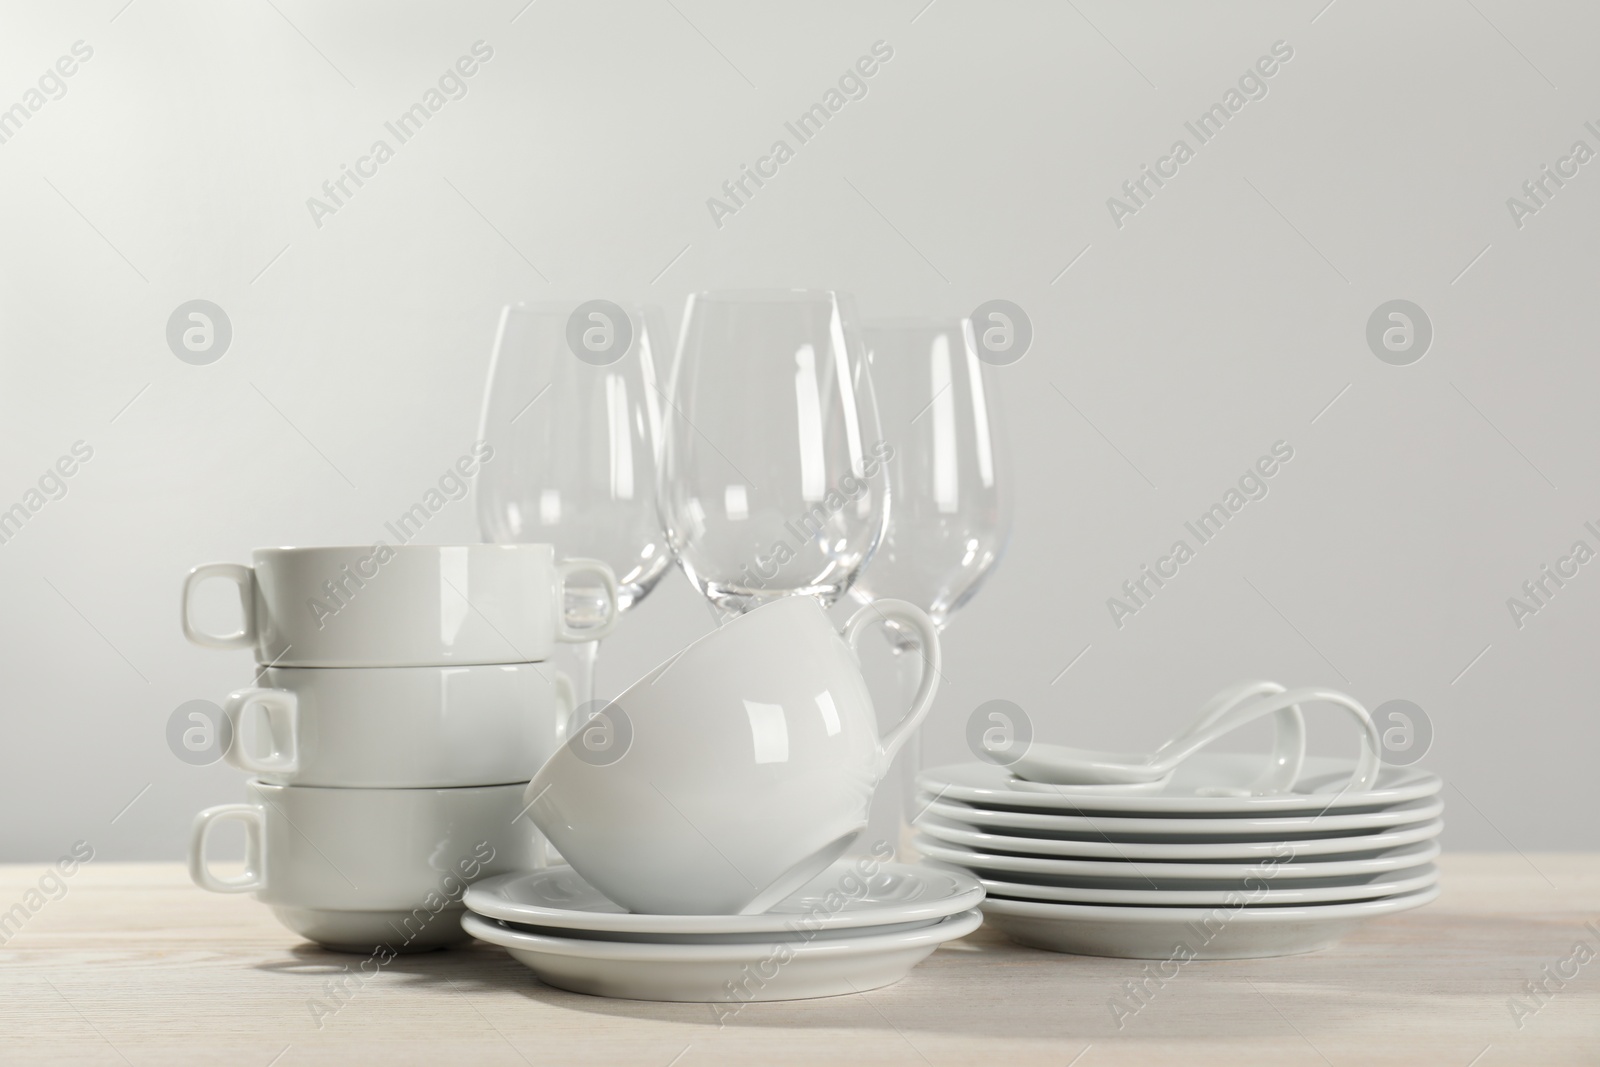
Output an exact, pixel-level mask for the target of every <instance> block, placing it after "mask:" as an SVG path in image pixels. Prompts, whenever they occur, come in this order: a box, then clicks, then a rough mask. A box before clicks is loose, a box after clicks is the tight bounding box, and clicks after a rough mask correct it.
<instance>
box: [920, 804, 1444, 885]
mask: <svg viewBox="0 0 1600 1067" xmlns="http://www.w3.org/2000/svg"><path fill="white" fill-rule="evenodd" d="M1419 831H1429V832H1427V833H1425V834H1424V835H1423V836H1421V837H1414V838H1411V839H1410V840H1407V841H1401V842H1398V844H1402V845H1405V844H1411V843H1413V842H1414V841H1431V840H1433V839H1434V838H1436V837H1438V836H1439V835H1440V834H1441V833H1443V832H1444V817H1443V816H1442V815H1441V816H1438V817H1436V818H1433V819H1429V820H1427V821H1426V822H1421V823H1417V824H1416V825H1414V826H1396V827H1391V828H1389V829H1388V830H1385V831H1384V832H1383V833H1381V834H1370V835H1367V836H1363V837H1323V838H1312V839H1310V840H1308V841H1305V842H1301V843H1302V844H1306V845H1312V846H1316V847H1318V848H1319V849H1320V848H1325V847H1326V846H1328V845H1331V844H1338V843H1344V844H1346V845H1347V846H1349V847H1345V848H1342V849H1340V850H1339V851H1313V852H1309V853H1307V855H1312V856H1339V855H1343V854H1345V853H1348V852H1370V851H1372V849H1373V847H1377V848H1380V849H1382V848H1394V847H1395V845H1396V842H1384V841H1378V839H1380V838H1383V837H1385V836H1388V835H1389V834H1414V833H1417V832H1419ZM924 837H929V835H928V834H926V833H925V832H924V831H922V830H920V829H919V830H918V831H917V836H916V838H913V840H912V845H913V847H920V846H918V845H917V840H918V839H920V838H924ZM931 840H932V842H933V843H934V844H935V845H938V846H940V847H941V848H952V847H953V848H965V849H967V851H968V852H970V853H972V854H973V855H975V856H981V857H983V858H986V859H989V858H993V859H1000V860H1005V861H1007V862H1013V861H1017V860H1027V861H1038V860H1043V861H1045V862H1052V861H1058V860H1075V859H1105V858H1106V857H1104V856H1093V855H1070V854H1063V855H1059V856H1038V855H1032V856H1029V855H1015V854H1009V853H994V852H982V851H980V850H977V849H973V848H970V847H969V846H966V845H961V844H957V843H953V842H948V841H941V840H939V839H938V838H931ZM1374 841H1378V843H1377V845H1376V846H1373V845H1372V844H1371V843H1372V842H1374ZM1070 843H1071V844H1074V845H1086V846H1103V845H1110V846H1112V847H1116V848H1117V850H1118V852H1120V853H1122V854H1123V857H1124V859H1125V860H1126V861H1127V862H1129V863H1133V862H1136V861H1135V860H1134V859H1133V858H1132V857H1130V856H1127V855H1126V850H1127V849H1135V850H1138V849H1145V848H1156V849H1184V850H1205V849H1238V848H1246V849H1253V850H1254V851H1252V852H1251V853H1250V854H1248V855H1244V856H1236V857H1232V858H1233V859H1235V860H1237V861H1239V862H1249V861H1254V862H1260V860H1261V859H1262V858H1263V857H1267V856H1270V855H1272V852H1271V846H1273V845H1275V844H1281V843H1282V842H1276V841H1207V842H1193V843H1190V844H1160V843H1156V842H1148V841H1116V842H1105V841H1074V842H1070ZM1362 845H1366V846H1367V847H1361V846H1362ZM1190 854H1191V855H1192V851H1191V853H1190ZM1143 858H1144V859H1146V860H1148V861H1150V862H1163V860H1160V859H1152V858H1151V857H1148V856H1146V857H1143ZM1175 858H1177V859H1179V861H1180V862H1181V860H1182V858H1183V857H1171V856H1168V857H1165V862H1171V861H1173V860H1174V859H1175ZM1193 858H1196V859H1205V860H1212V859H1218V858H1228V857H1215V856H1194V857H1193ZM946 862H953V863H956V864H957V866H966V865H965V864H962V863H960V862H959V861H954V860H950V861H946ZM1040 873H1048V872H1040Z"/></svg>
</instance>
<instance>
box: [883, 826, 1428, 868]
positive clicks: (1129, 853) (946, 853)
mask: <svg viewBox="0 0 1600 1067" xmlns="http://www.w3.org/2000/svg"><path fill="white" fill-rule="evenodd" d="M917 828H918V829H919V830H920V831H921V833H919V834H918V835H917V836H916V838H915V839H914V840H913V842H912V843H913V844H914V846H915V847H916V849H917V851H918V852H920V853H922V854H923V855H925V856H934V857H935V858H937V859H942V860H946V861H948V862H951V863H955V864H958V865H959V866H962V867H967V868H972V867H982V868H984V869H987V870H1034V869H1035V867H1036V866H1037V865H1039V864H1044V865H1046V866H1047V867H1048V865H1050V864H1055V863H1060V862H1061V858H1069V859H1074V860H1081V859H1105V860H1123V861H1128V860H1170V861H1175V862H1186V861H1190V860H1237V861H1243V860H1256V861H1259V860H1264V859H1271V858H1272V857H1274V856H1276V857H1277V858H1279V859H1280V860H1285V861H1287V860H1294V861H1296V862H1298V861H1301V860H1305V859H1308V858H1310V857H1315V856H1338V857H1341V858H1344V859H1366V858H1370V857H1374V856H1378V855H1380V854H1382V853H1383V852H1385V851H1387V850H1388V849H1391V848H1394V847H1395V846H1396V845H1410V844H1414V843H1416V842H1418V841H1431V840H1432V839H1433V838H1436V837H1438V836H1439V832H1440V831H1441V830H1443V829H1444V820H1443V819H1433V820H1431V821H1429V822H1425V823H1419V824H1417V825H1415V826H1401V827H1397V828H1395V829H1392V830H1385V831H1384V832H1383V833H1381V834H1357V835H1354V836H1349V837H1323V838H1312V839H1309V840H1304V841H1294V842H1284V841H1223V842H1219V843H1207V844H1176V845H1173V844H1162V843H1150V842H1145V841H1051V840H1047V839H1044V838H1000V837H999V835H995V834H984V833H979V832H978V831H976V830H965V829H963V828H961V827H955V826H948V825H935V824H934V823H933V822H931V821H930V822H925V823H919V824H918V827H917ZM934 834H937V835H938V836H937V837H935V836H933V835H934ZM956 837H960V838H961V839H962V840H960V841H957V840H954V839H955V838H956ZM997 839H998V840H1000V841H1001V842H1002V843H1006V844H1007V848H1008V849H1011V850H1014V849H1015V848H1016V846H1015V845H1014V844H1011V842H1017V841H1020V842H1023V843H1024V844H1025V845H1026V847H1027V848H1028V849H1030V850H1031V854H1017V853H1016V852H1015V851H1005V850H998V849H993V848H990V847H989V846H990V845H991V844H992V843H993V842H995V841H996V840H997ZM966 842H974V843H975V844H973V846H972V847H967V845H966ZM1285 845H1289V847H1291V848H1293V850H1294V851H1293V853H1292V855H1291V854H1288V853H1286V851H1285ZM979 859H981V860H982V861H983V862H982V863H978V862H975V861H976V860H979ZM999 861H1005V862H1006V863H1008V864H1030V865H1032V866H1004V867H1002V866H1001V865H1000V862H999ZM1037 873H1041V874H1049V873H1054V872H1053V871H1050V870H1042V871H1038V872H1037Z"/></svg>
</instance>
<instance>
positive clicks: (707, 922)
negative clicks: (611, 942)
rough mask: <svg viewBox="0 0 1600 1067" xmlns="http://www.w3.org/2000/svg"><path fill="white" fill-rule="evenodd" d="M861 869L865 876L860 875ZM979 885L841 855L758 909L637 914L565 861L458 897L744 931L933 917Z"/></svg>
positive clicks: (620, 926)
mask: <svg viewBox="0 0 1600 1067" xmlns="http://www.w3.org/2000/svg"><path fill="white" fill-rule="evenodd" d="M863 874H865V875H866V877H863ZM982 899H983V888H982V887H981V886H979V885H978V883H977V881H976V880H974V879H973V878H971V877H970V876H968V875H965V874H962V873H960V872H955V871H939V870H932V869H930V868H928V867H923V866H920V865H913V864H909V863H885V862H882V861H879V860H872V859H865V858H861V859H857V858H846V859H842V860H839V861H837V862H835V863H834V864H833V865H832V866H831V867H829V868H828V869H827V870H825V871H823V872H822V873H821V874H819V875H817V876H816V877H815V878H813V879H812V880H811V881H809V882H807V883H806V884H805V885H804V886H802V887H801V888H800V890H799V891H798V892H796V893H795V894H793V895H792V896H790V897H788V898H786V899H784V900H782V901H779V902H778V903H777V904H776V905H774V906H773V907H772V908H771V909H770V910H769V911H766V912H764V913H762V914H760V915H636V914H633V913H631V912H626V911H623V910H622V909H621V908H620V907H618V906H617V905H616V904H613V903H612V902H611V901H610V900H608V899H606V897H605V896H604V895H603V894H601V892H600V891H599V890H598V889H595V888H594V887H593V886H591V885H590V884H589V883H588V882H586V881H584V880H583V878H582V877H581V876H580V875H579V874H578V873H577V872H576V871H574V870H573V869H572V868H571V867H550V868H547V869H545V870H538V871H526V872H518V873H515V874H501V875H496V876H494V877H492V878H485V879H484V880H483V881H481V882H475V883H473V884H472V885H471V886H469V887H468V888H467V892H466V895H465V896H464V897H463V898H462V902H463V903H465V904H466V906H467V907H468V908H470V909H471V910H473V911H475V912H477V913H478V914H479V915H486V916H489V917H490V918H493V919H504V920H506V921H507V922H511V923H517V924H520V925H524V926H538V927H543V928H546V929H552V930H577V931H585V932H587V933H594V932H597V931H609V932H614V933H620V934H628V935H634V934H646V933H650V934H683V935H696V936H702V935H706V936H718V937H720V936H722V935H735V936H736V937H737V936H738V935H751V936H744V937H742V940H744V941H746V942H748V941H750V940H752V938H753V937H754V938H760V937H768V938H770V937H772V936H776V935H779V934H785V935H789V936H793V935H794V934H796V933H805V932H808V931H814V930H821V929H844V928H851V929H854V928H861V927H882V926H890V925H895V924H903V923H913V922H922V923H925V924H928V923H933V922H936V921H937V920H939V919H942V918H944V917H945V916H947V915H954V914H956V913H958V912H963V911H966V910H967V909H969V908H973V907H976V906H977V904H978V902H979V901H980V900H982Z"/></svg>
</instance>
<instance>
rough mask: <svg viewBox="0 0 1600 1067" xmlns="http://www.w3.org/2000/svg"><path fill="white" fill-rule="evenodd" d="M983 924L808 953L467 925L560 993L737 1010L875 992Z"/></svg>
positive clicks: (964, 920) (489, 922)
mask: <svg viewBox="0 0 1600 1067" xmlns="http://www.w3.org/2000/svg"><path fill="white" fill-rule="evenodd" d="M982 921H983V917H982V915H980V914H979V912H978V911H977V909H975V908H974V909H972V910H969V911H964V912H962V913H961V914H959V915H952V916H950V917H949V918H946V919H944V920H942V921H940V922H938V923H936V924H935V925H933V926H928V927H924V928H922V929H919V930H910V931H903V932H897V933H891V934H873V933H871V932H863V933H859V934H856V935H853V936H848V937H831V938H827V939H817V940H814V941H810V942H806V943H802V944H794V943H791V942H782V943H779V944H773V943H772V942H770V941H759V940H758V941H753V942H749V943H746V944H715V945H662V944H636V943H633V942H624V941H591V940H587V939H584V938H571V937H555V936H551V935H543V934H531V933H527V932H524V931H520V930H514V929H511V928H509V927H507V926H505V925H504V924H503V923H500V922H497V921H495V920H493V919H486V918H484V917H482V916H480V915H474V914H472V913H471V912H468V913H467V915H466V916H465V917H464V918H463V919H462V920H461V925H462V927H463V928H464V929H465V930H466V931H467V933H469V934H471V935H472V936H473V937H476V938H478V939H479V940H480V941H487V942H489V943H490V944H493V945H501V946H503V947H505V948H506V949H509V950H510V952H511V955H512V956H514V957H515V958H516V959H517V960H518V961H519V962H521V963H524V964H526V965H527V966H528V967H529V968H530V969H532V971H533V973H534V974H535V975H537V976H538V978H539V980H540V981H541V982H543V983H545V984H546V985H551V986H555V987H556V988H558V989H569V990H571V991H572V992H574V993H588V994H590V995H592V996H597V997H622V998H625V999H628V1000H676V1001H698V1002H703V1003H713V1004H714V1003H719V1002H720V1003H726V1004H729V1005H731V1006H735V1007H736V1006H737V1005H739V1004H742V1003H746V1002H748V1001H752V1000H799V999H802V998H807V997H831V996H837V995H839V994H843V993H860V992H864V991H866V990H869V989H878V988H880V987H882V986H886V985H889V984H891V983H893V982H898V981H899V980H900V979H902V978H904V977H905V976H906V974H907V973H908V972H909V971H910V970H911V968H913V967H915V966H916V965H917V964H918V963H921V962H922V961H923V960H924V959H926V958H927V957H928V956H929V955H930V954H931V953H932V952H933V950H934V949H936V948H938V947H939V946H940V945H942V944H944V943H945V942H946V941H953V940H955V939H956V938H958V937H965V936H966V935H967V934H970V933H971V932H972V931H974V930H976V929H977V928H978V926H979V924H980V923H981V922H982ZM757 936H759V935H757Z"/></svg>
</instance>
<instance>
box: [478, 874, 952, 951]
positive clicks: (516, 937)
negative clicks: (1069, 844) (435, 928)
mask: <svg viewBox="0 0 1600 1067" xmlns="http://www.w3.org/2000/svg"><path fill="white" fill-rule="evenodd" d="M980 888H981V887H980ZM982 924H983V913H982V911H981V910H980V909H979V908H978V907H977V906H973V907H971V908H968V909H966V910H965V911H961V912H957V913H956V914H954V915H947V916H945V917H944V918H943V919H941V920H940V921H939V922H936V923H934V924H933V925H932V926H924V927H921V928H919V929H916V930H902V931H897V932H895V933H890V934H877V935H874V934H873V933H872V932H871V928H870V927H869V928H867V929H866V930H864V931H863V932H862V933H861V934H860V935H858V936H853V937H842V938H830V939H828V940H826V941H805V942H799V943H794V942H782V943H781V944H785V945H788V946H789V948H790V951H791V953H792V956H793V958H796V959H799V958H808V959H810V958H817V957H850V956H865V955H872V954H875V953H878V952H890V951H899V950H901V949H917V948H926V947H928V946H930V945H931V946H933V947H935V948H937V947H938V946H939V945H942V944H944V943H945V942H947V941H954V940H956V939H957V938H962V937H965V936H967V935H968V934H970V933H972V931H974V930H976V929H977V928H978V927H979V926H981V925H982ZM461 927H462V929H464V930H466V932H467V933H468V934H470V935H471V936H473V937H475V938H477V939H478V940H479V941H486V942H488V943H489V944H491V945H499V946H500V947H501V948H506V949H516V950H518V951H521V952H537V953H543V954H545V955H548V956H561V957H565V958H569V959H585V960H602V961H607V962H613V963H657V964H673V963H728V964H740V963H749V962H750V961H751V960H752V959H761V958H764V957H765V956H767V955H768V954H770V952H771V951H772V950H773V949H775V948H776V947H777V945H778V944H779V943H775V942H768V941H762V940H759V939H758V940H754V941H746V942H733V943H728V942H719V943H715V944H705V945H683V944H662V943H659V942H639V941H590V940H587V939H585V938H581V937H557V936H554V935H550V934H532V933H527V932H525V931H521V930H508V929H506V928H505V927H503V926H500V925H499V924H498V922H497V921H496V920H494V919H492V918H490V917H488V916H484V915H479V914H478V913H477V912H474V911H470V910H469V911H467V912H466V913H465V914H464V915H462V917H461Z"/></svg>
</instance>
